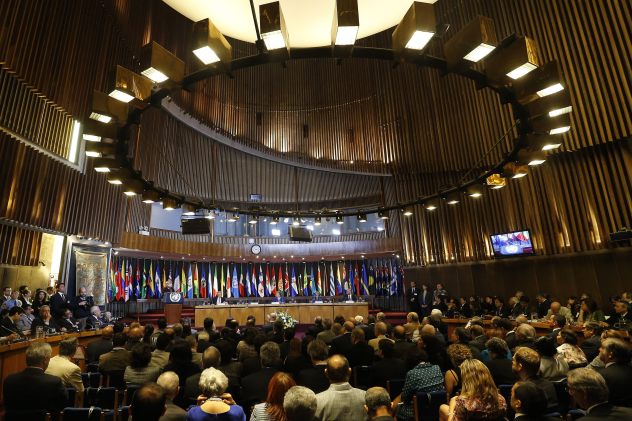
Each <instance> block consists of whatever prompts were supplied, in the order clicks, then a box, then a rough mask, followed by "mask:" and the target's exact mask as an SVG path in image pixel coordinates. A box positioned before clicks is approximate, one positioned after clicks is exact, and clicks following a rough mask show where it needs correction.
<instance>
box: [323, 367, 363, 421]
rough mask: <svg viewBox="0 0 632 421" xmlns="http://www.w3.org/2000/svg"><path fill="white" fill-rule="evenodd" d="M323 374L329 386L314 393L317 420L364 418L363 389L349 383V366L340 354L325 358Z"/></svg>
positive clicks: (333, 420) (332, 420)
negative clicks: (325, 366)
mask: <svg viewBox="0 0 632 421" xmlns="http://www.w3.org/2000/svg"><path fill="white" fill-rule="evenodd" d="M325 374H326V375H327V378H328V379H329V383H330V385H329V388H328V389H327V390H325V391H324V392H320V393H319V394H317V395H316V402H317V408H316V418H318V419H319V420H331V421H335V420H366V419H367V414H366V411H365V410H364V395H365V391H364V390H361V389H356V388H355V387H352V386H351V385H350V384H349V377H350V376H351V368H350V367H349V362H348V361H347V359H346V358H345V357H343V356H342V355H334V356H332V357H329V359H328V360H327V368H326V369H325Z"/></svg>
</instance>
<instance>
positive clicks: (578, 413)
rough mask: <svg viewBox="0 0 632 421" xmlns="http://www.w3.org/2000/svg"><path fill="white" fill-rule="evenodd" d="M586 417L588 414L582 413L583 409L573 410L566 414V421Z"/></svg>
mask: <svg viewBox="0 0 632 421" xmlns="http://www.w3.org/2000/svg"><path fill="white" fill-rule="evenodd" d="M584 415H586V412H585V411H582V410H581V409H571V410H569V411H568V413H567V414H566V419H568V420H576V419H579V418H581V417H583V416H584Z"/></svg>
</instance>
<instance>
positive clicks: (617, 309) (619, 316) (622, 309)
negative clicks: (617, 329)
mask: <svg viewBox="0 0 632 421" xmlns="http://www.w3.org/2000/svg"><path fill="white" fill-rule="evenodd" d="M629 308H630V303H628V302H627V301H624V300H618V301H615V303H614V314H613V315H612V316H610V318H609V319H608V324H609V325H610V326H615V325H620V326H627V325H630V324H632V314H630V312H629V311H628V310H629Z"/></svg>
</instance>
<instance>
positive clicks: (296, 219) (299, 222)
mask: <svg viewBox="0 0 632 421" xmlns="http://www.w3.org/2000/svg"><path fill="white" fill-rule="evenodd" d="M292 225H293V226H295V227H298V226H299V225H301V221H300V220H299V219H298V217H294V218H293V219H292Z"/></svg>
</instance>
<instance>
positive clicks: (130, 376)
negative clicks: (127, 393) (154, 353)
mask: <svg viewBox="0 0 632 421" xmlns="http://www.w3.org/2000/svg"><path fill="white" fill-rule="evenodd" d="M150 361H151V345H149V344H136V345H134V347H133V348H132V351H131V360H130V365H129V366H127V367H126V368H125V374H124V375H123V379H124V380H125V383H127V384H143V383H147V382H155V381H156V379H158V376H159V375H160V372H161V371H162V369H161V368H160V367H151V366H150V365H149V362H150Z"/></svg>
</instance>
